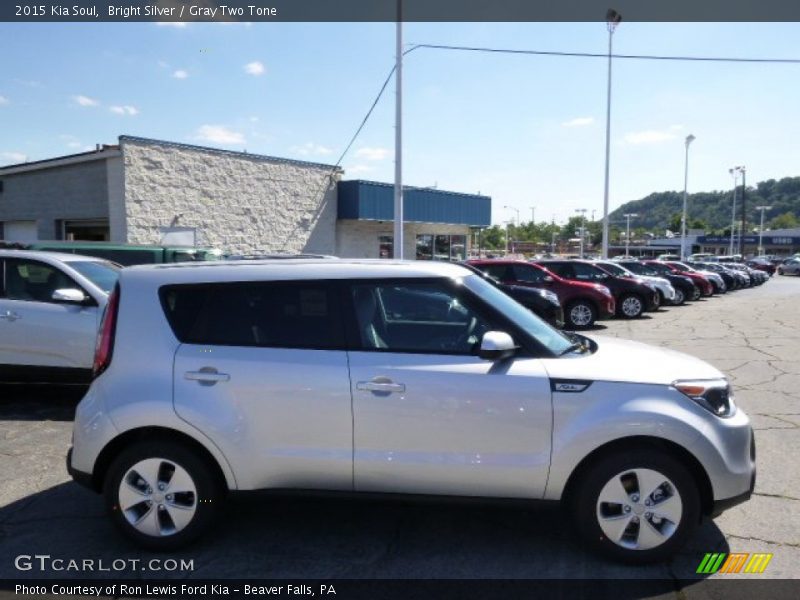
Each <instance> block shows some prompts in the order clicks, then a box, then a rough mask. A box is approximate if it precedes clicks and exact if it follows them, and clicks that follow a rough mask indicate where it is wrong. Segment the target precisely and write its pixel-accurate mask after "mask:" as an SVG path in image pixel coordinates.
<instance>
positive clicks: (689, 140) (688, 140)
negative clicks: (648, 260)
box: [681, 133, 696, 260]
mask: <svg viewBox="0 0 800 600" xmlns="http://www.w3.org/2000/svg"><path fill="white" fill-rule="evenodd" d="M695 139H696V138H695V137H694V136H693V135H692V134H691V133H690V134H689V135H687V136H686V142H685V143H686V160H685V161H684V170H683V217H682V218H681V260H686V203H687V201H688V198H689V193H688V186H689V144H691V143H692V142H693V141H694V140H695Z"/></svg>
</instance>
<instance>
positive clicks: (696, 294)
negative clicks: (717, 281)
mask: <svg viewBox="0 0 800 600" xmlns="http://www.w3.org/2000/svg"><path fill="white" fill-rule="evenodd" d="M702 295H703V294H702V292H701V291H700V288H699V287H697V286H694V287H692V302H697V301H698V300H700V296H702Z"/></svg>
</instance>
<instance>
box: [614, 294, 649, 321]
mask: <svg viewBox="0 0 800 600" xmlns="http://www.w3.org/2000/svg"><path fill="white" fill-rule="evenodd" d="M643 312H644V302H643V301H642V299H641V298H640V297H639V296H637V295H636V294H627V295H625V296H623V297H622V298H621V299H620V301H619V313H620V315H622V316H623V317H625V318H626V319H635V318H637V317H641V316H642V313H643Z"/></svg>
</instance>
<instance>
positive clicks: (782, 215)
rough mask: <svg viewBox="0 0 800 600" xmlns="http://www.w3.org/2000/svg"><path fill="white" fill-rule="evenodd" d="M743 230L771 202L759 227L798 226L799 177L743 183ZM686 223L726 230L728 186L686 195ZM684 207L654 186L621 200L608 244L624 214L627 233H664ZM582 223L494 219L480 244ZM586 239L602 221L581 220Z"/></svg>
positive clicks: (594, 236) (570, 231)
mask: <svg viewBox="0 0 800 600" xmlns="http://www.w3.org/2000/svg"><path fill="white" fill-rule="evenodd" d="M742 191H743V190H742V186H739V187H738V188H737V191H736V219H735V221H736V227H737V228H738V227H740V225H741V220H742V212H741V211H742ZM745 199H746V217H747V230H748V231H749V232H752V231H754V230H757V229H758V227H759V226H760V224H761V211H759V210H756V206H770V207H771V208H770V209H769V210H765V211H764V229H765V230H766V229H788V228H792V227H800V177H784V178H783V179H779V180H775V179H768V180H766V181H761V182H759V183H757V184H756V185H755V186H749V185H748V186H747V189H746V191H745ZM687 200H688V201H687V207H688V208H687V215H688V217H687V227H688V228H689V229H703V230H705V231H706V233H708V234H709V235H714V234H716V235H728V234H729V233H730V229H731V217H732V208H733V190H732V189H731V190H727V191H714V192H696V193H694V194H689V195H688V199H687ZM682 211H683V192H654V193H652V194H650V195H648V196H646V197H644V198H642V199H640V200H632V201H630V202H626V203H625V204H623V205H622V206H620V207H619V208H617V209H616V210H614V211H612V212H611V213H609V238H610V240H611V243H612V244H616V243H624V240H625V226H626V223H625V217H624V215H626V214H630V213H635V214H636V215H637V216H636V217H635V218H634V219H632V220H631V238H632V239H641V238H642V237H643V236H645V235H647V234H650V235H652V236H655V237H664V236H665V235H666V234H667V231H671V232H674V233H675V234H680V228H681V227H680V222H681V214H682ZM582 225H584V222H583V220H582V217H581V216H579V215H575V216H573V217H571V218H570V219H569V220H568V221H567V223H566V224H563V225H557V224H555V223H552V222H550V223H548V222H544V221H542V222H540V223H533V222H527V223H526V222H522V223H520V224H518V225H515V224H509V225H507V226H501V225H493V226H492V227H490V228H488V229H486V230H484V231H483V234H482V246H483V247H484V248H488V249H499V248H504V247H505V246H506V232H508V236H509V239H510V240H511V241H529V242H532V241H536V242H539V243H545V244H550V243H551V242H552V241H553V240H556V241H563V240H567V239H571V238H573V239H574V238H576V237H578V236H579V235H580V228H581V226H582ZM585 227H586V239H587V241H590V242H591V243H595V244H598V243H600V241H601V237H602V221H601V220H599V219H598V220H595V221H589V220H588V219H587V220H586V222H585Z"/></svg>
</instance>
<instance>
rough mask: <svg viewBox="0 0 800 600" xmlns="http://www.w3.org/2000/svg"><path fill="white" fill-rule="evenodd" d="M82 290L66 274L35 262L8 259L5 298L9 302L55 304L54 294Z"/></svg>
mask: <svg viewBox="0 0 800 600" xmlns="http://www.w3.org/2000/svg"><path fill="white" fill-rule="evenodd" d="M65 288H71V289H81V287H80V286H79V285H78V284H77V283H75V281H74V280H73V279H72V278H71V277H70V276H68V275H67V274H66V273H64V272H62V271H61V270H59V269H57V268H56V267H53V266H50V265H48V264H45V263H41V262H39V261H35V260H24V259H18V258H9V259H6V268H5V297H6V298H8V299H9V300H27V301H29V302H53V292H55V291H56V290H61V289H65Z"/></svg>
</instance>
